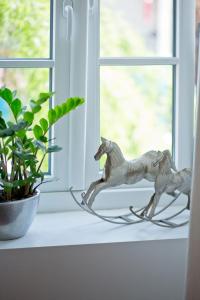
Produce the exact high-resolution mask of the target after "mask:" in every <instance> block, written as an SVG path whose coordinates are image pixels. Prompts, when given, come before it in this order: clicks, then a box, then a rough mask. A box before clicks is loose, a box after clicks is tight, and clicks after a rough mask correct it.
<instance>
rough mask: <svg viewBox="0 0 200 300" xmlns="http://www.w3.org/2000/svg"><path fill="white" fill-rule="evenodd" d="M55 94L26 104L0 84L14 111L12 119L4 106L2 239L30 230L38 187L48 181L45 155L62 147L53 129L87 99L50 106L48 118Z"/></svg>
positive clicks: (2, 99) (0, 120) (2, 98)
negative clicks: (43, 112) (45, 110)
mask: <svg viewBox="0 0 200 300" xmlns="http://www.w3.org/2000/svg"><path fill="white" fill-rule="evenodd" d="M52 95H53V93H51V92H50V93H40V94H39V96H38V98H37V99H36V100H30V102H29V104H28V105H27V106H23V104H22V101H21V100H20V99H19V98H18V97H17V95H16V91H11V90H10V89H8V88H6V87H3V88H0V103H5V104H6V106H7V107H8V109H9V111H10V115H11V117H10V118H9V120H8V119H7V118H6V117H5V116H4V114H3V112H2V111H1V110H0V240H7V239H14V238H19V237H21V236H23V235H25V233H26V232H27V230H28V228H29V227H30V225H31V223H32V221H33V218H34V216H35V214H36V210H37V205H38V201H39V194H40V192H39V190H38V187H39V186H40V185H41V184H42V183H44V172H43V170H42V166H43V164H44V161H45V158H46V157H47V156H48V155H49V154H50V153H53V152H57V151H60V150H61V148H60V147H59V146H57V145H56V144H55V143H54V140H51V139H49V137H48V133H49V130H50V128H51V127H52V126H53V125H54V124H55V123H56V122H57V121H58V120H60V119H61V118H62V117H64V116H65V115H67V114H68V113H69V112H70V111H72V110H73V109H75V108H76V107H78V106H79V105H81V104H83V103H84V99H82V98H78V97H74V98H69V99H67V100H66V101H64V102H63V103H62V104H61V105H57V106H55V107H54V108H51V109H49V110H48V114H47V115H48V117H47V118H39V117H38V116H39V114H38V113H39V112H40V111H41V109H42V107H43V105H44V104H45V103H46V102H47V101H48V100H49V99H50V98H51V97H52ZM0 109H1V106H0Z"/></svg>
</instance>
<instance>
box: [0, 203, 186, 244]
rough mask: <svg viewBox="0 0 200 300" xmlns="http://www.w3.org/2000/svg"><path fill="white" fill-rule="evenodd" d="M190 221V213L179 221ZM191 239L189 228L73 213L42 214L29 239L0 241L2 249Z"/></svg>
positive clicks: (37, 218) (175, 209)
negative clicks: (119, 221)
mask: <svg viewBox="0 0 200 300" xmlns="http://www.w3.org/2000/svg"><path fill="white" fill-rule="evenodd" d="M170 210H171V211H168V213H172V211H174V212H175V211H177V210H179V207H175V208H172V209H170ZM106 212H107V213H108V211H106ZM123 212H127V209H126V210H122V209H120V210H119V209H118V210H112V211H109V214H111V213H112V214H119V213H123ZM104 213H105V211H104ZM186 217H188V212H185V213H184V214H183V215H182V216H180V217H178V218H177V219H176V220H177V222H181V221H184V220H185V218H186ZM187 237H188V226H183V227H179V228H176V229H169V228H161V227H157V226H155V225H153V224H150V223H147V222H145V223H140V224H137V225H129V226H126V225H115V224H110V223H107V222H104V221H102V220H100V219H98V218H97V217H95V216H92V215H89V214H88V213H86V212H83V211H73V212H63V213H61V212H59V213H45V214H38V215H37V216H36V218H35V220H34V222H33V224H32V226H31V228H30V229H29V231H28V233H27V234H26V236H24V237H22V238H20V239H16V240H10V241H0V249H17V248H34V247H50V246H69V245H88V244H102V243H104V244H105V243H119V242H138V241H154V240H171V239H186V238H187Z"/></svg>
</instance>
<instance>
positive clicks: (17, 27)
mask: <svg viewBox="0 0 200 300" xmlns="http://www.w3.org/2000/svg"><path fill="white" fill-rule="evenodd" d="M49 36H50V1H49V0H40V1H37V0H34V1H33V0H29V1H27V0H20V1H19V0H18V1H7V0H1V1H0V42H1V47H0V58H11V57H13V58H48V57H49V44H50V43H49V40H50V39H49Z"/></svg>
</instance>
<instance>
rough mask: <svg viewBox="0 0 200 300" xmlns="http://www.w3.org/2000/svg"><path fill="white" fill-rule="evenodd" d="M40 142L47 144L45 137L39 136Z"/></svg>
mask: <svg viewBox="0 0 200 300" xmlns="http://www.w3.org/2000/svg"><path fill="white" fill-rule="evenodd" d="M40 141H41V142H43V143H47V142H48V139H47V137H46V136H41V137H40Z"/></svg>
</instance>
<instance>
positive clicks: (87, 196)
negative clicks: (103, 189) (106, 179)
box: [82, 178, 103, 202]
mask: <svg viewBox="0 0 200 300" xmlns="http://www.w3.org/2000/svg"><path fill="white" fill-rule="evenodd" d="M101 182H103V179H102V178H101V179H99V180H96V181H94V182H92V183H91V184H90V187H89V189H88V190H87V192H86V193H85V194H84V193H82V197H83V199H84V201H85V202H87V200H88V198H89V196H90V194H91V193H92V191H93V190H94V188H95V186H96V185H97V184H99V183H101Z"/></svg>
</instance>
